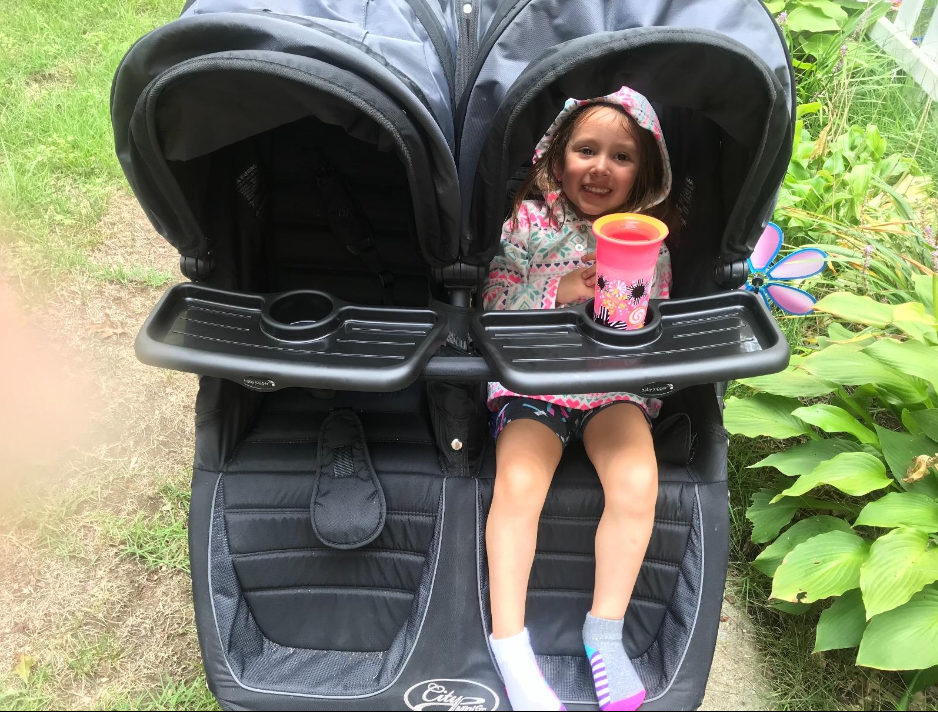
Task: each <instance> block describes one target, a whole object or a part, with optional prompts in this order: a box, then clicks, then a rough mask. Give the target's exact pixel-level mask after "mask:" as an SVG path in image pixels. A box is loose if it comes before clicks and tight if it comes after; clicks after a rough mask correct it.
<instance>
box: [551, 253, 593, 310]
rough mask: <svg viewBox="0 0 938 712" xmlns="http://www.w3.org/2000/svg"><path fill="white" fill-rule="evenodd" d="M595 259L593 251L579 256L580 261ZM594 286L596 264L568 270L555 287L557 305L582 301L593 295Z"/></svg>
mask: <svg viewBox="0 0 938 712" xmlns="http://www.w3.org/2000/svg"><path fill="white" fill-rule="evenodd" d="M595 259H596V253H595V252H589V253H587V254H585V255H583V257H582V258H581V260H580V261H581V262H592V261H593V260H595ZM595 286H596V265H593V266H591V267H580V268H579V269H575V270H573V271H572V272H568V273H567V274H565V275H564V276H563V277H561V279H560V286H559V287H558V288H557V305H558V306H559V305H563V304H572V303H576V302H583V301H586V300H587V299H590V298H591V297H592V296H593V292H594V288H595Z"/></svg>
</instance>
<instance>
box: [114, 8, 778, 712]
mask: <svg viewBox="0 0 938 712" xmlns="http://www.w3.org/2000/svg"><path fill="white" fill-rule="evenodd" d="M622 85H628V86H631V87H633V88H635V89H636V90H637V91H640V92H641V93H643V94H644V95H645V96H647V97H648V98H649V99H650V101H651V102H652V103H653V104H654V106H655V109H656V112H657V113H658V115H659V117H660V118H661V122H662V127H663V131H664V135H665V137H666V140H667V144H668V150H669V154H670V157H671V164H672V172H673V176H674V188H673V190H672V196H671V197H672V202H673V205H674V208H675V214H676V219H675V225H674V227H673V229H672V235H671V237H670V238H669V239H670V240H671V245H670V248H671V253H672V257H673V268H674V284H675V286H674V290H673V291H672V299H671V300H669V301H668V302H663V303H661V304H656V303H653V304H652V305H651V307H650V310H649V315H650V316H649V320H648V322H647V324H646V326H645V327H644V328H642V329H638V330H635V331H632V332H621V331H617V330H614V329H610V328H608V327H604V326H600V325H598V324H596V323H595V322H594V321H593V320H592V312H591V305H590V304H589V303H587V304H584V305H580V306H578V307H571V308H562V309H555V310H552V311H550V312H526V311H518V312H488V313H485V314H483V313H481V311H480V309H479V306H478V305H479V304H480V303H481V300H480V298H479V297H480V291H481V285H482V282H483V280H484V278H485V276H486V274H487V267H488V264H489V262H490V261H491V258H492V257H493V255H494V254H495V252H496V250H497V249H498V247H499V235H500V227H501V224H502V222H503V220H504V217H505V206H506V204H507V201H508V200H509V198H510V191H511V189H512V186H513V185H514V182H513V181H514V178H513V176H515V175H516V174H517V173H518V172H519V171H523V170H524V169H525V166H526V165H527V162H528V161H529V160H530V156H531V154H532V151H533V148H534V146H535V143H536V141H537V140H538V139H539V138H540V137H541V135H543V133H544V131H545V130H546V129H547V127H548V126H549V124H550V122H551V121H552V120H553V118H554V117H555V116H556V115H557V113H558V111H559V110H560V108H561V107H562V105H563V102H564V101H565V100H566V98H567V97H570V96H577V97H588V96H602V95H605V94H608V93H610V92H611V91H613V90H615V89H618V88H619V87H620V86H622ZM111 114H112V123H113V126H114V135H115V147H116V150H117V154H118V157H119V159H120V162H121V165H122V168H123V169H124V171H125V174H126V175H127V178H128V181H129V182H130V185H131V187H132V189H133V191H134V193H135V195H136V196H137V198H138V199H139V200H140V202H141V205H142V206H143V207H144V210H145V211H146V213H147V215H148V216H149V218H150V219H151V221H152V222H153V224H154V227H155V228H156V229H157V230H158V231H159V232H160V233H161V234H162V235H163V236H164V237H166V239H167V240H169V241H170V242H171V243H172V244H173V245H174V246H175V247H176V248H177V249H178V251H179V252H180V267H181V269H182V271H183V273H184V274H185V275H186V276H187V277H189V279H190V280H191V282H190V283H186V284H182V285H177V286H176V287H173V288H171V289H170V290H168V291H167V293H166V294H165V295H164V296H163V298H162V299H161V300H160V303H159V304H157V305H156V307H155V308H154V311H153V313H152V314H151V315H150V317H149V318H148V319H147V322H146V323H145V324H144V327H143V328H142V330H141V332H140V334H139V336H138V339H137V343H136V349H137V354H138V357H139V358H140V359H141V360H143V361H145V362H147V363H149V364H151V365H154V366H161V367H167V368H175V369H180V370H186V371H191V372H194V373H198V374H200V377H201V378H200V387H199V394H198V398H197V402H196V408H195V411H196V413H195V422H196V446H195V460H194V466H193V479H192V501H191V506H190V519H189V549H190V560H191V571H192V582H193V599H194V605H195V614H196V621H197V627H198V634H199V642H200V646H201V650H202V656H203V660H204V663H205V669H206V674H207V677H208V683H209V686H210V688H211V689H212V691H213V693H214V694H215V695H216V697H217V698H218V700H219V702H220V704H221V705H222V707H223V708H225V709H281V710H291V709H297V710H299V709H348V710H354V709H361V710H365V709H369V710H371V709H415V710H434V709H440V710H442V709H479V710H482V709H490V710H494V709H508V708H509V707H508V701H507V698H506V696H505V694H504V687H503V685H502V683H501V680H500V678H499V673H498V670H497V669H496V666H495V664H494V661H493V658H492V656H491V654H490V651H489V648H488V634H489V633H490V629H491V622H490V613H489V598H488V584H487V565H486V552H485V523H486V515H487V512H488V508H489V506H490V503H491V497H492V491H493V484H494V477H495V459H494V447H493V442H494V441H493V440H492V438H491V434H490V432H489V427H488V417H489V414H488V412H487V409H486V407H485V383H486V382H487V381H496V380H497V381H500V382H502V383H503V384H505V385H506V386H507V387H508V388H510V389H512V390H513V391H515V392H519V393H526V394H529V395H539V394H547V393H558V392H577V391H579V392H599V391H613V390H614V391H622V390H626V391H630V392H635V393H641V394H643V395H647V396H655V397H664V406H663V409H662V413H661V416H660V417H659V419H658V420H657V421H656V425H655V430H654V433H653V436H654V438H655V447H656V452H657V455H658V466H659V480H660V487H659V494H658V501H657V506H656V516H655V525H654V530H653V534H652V538H651V544H650V546H649V549H648V551H647V554H646V557H645V561H644V563H643V565H642V568H641V572H640V574H639V578H638V581H637V584H636V588H635V594H634V596H633V598H632V601H631V603H630V605H629V609H628V612H627V614H626V622H625V631H624V637H623V643H624V644H625V646H626V648H627V650H628V652H629V654H630V656H631V657H632V659H633V661H634V663H635V666H636V669H637V670H638V672H639V674H640V676H641V678H642V681H643V682H644V684H645V686H646V688H647V690H648V696H647V698H646V701H645V704H644V706H643V708H644V709H691V708H695V707H696V706H697V705H699V704H700V701H701V700H702V698H703V693H704V688H705V685H706V680H707V676H708V673H709V668H710V661H711V658H712V655H713V649H714V644H715V640H716V633H717V629H718V625H719V613H720V607H721V601H722V590H723V584H724V580H725V574H726V562H727V552H728V546H729V539H728V537H729V526H728V512H727V499H728V495H727V485H726V445H727V440H726V433H725V431H724V430H723V428H722V415H721V412H722V409H721V402H722V401H721V393H722V383H723V382H725V381H726V380H729V379H731V378H737V377H742V376H752V375H760V374H766V373H771V372H774V371H778V370H781V369H783V368H784V367H785V365H786V364H787V361H788V356H789V355H788V348H787V345H786V343H785V339H784V337H783V336H782V334H781V332H780V331H779V329H778V326H777V324H775V322H774V320H773V319H772V318H771V315H770V314H769V313H768V311H767V310H766V309H765V307H764V305H763V304H762V301H761V300H760V299H759V298H758V296H757V295H754V294H752V293H749V292H745V291H742V290H739V289H738V288H739V287H740V286H741V285H742V284H743V281H744V280H745V276H746V275H745V259H746V257H748V255H749V254H750V253H751V251H752V249H753V247H754V245H755V243H756V240H757V239H758V237H759V235H760V234H761V232H762V229H763V227H764V225H765V223H766V221H767V220H768V218H769V216H770V215H771V213H772V210H773V207H774V203H775V196H776V194H777V191H778V188H779V185H780V183H781V180H782V179H783V177H784V174H785V169H786V167H787V164H788V160H789V157H790V150H791V137H792V132H793V122H794V116H795V112H794V108H793V74H792V71H791V63H790V58H789V57H788V55H787V49H786V46H785V42H784V39H783V38H782V37H781V35H780V34H779V31H778V28H777V27H776V25H775V23H774V20H773V18H772V17H771V15H769V13H768V12H767V11H766V9H765V7H764V6H763V5H762V3H761V2H758V1H757V0H736V1H735V2H724V0H719V1H717V0H689V1H688V2H682V3H668V2H646V1H642V2H637V1H635V2H633V1H632V0H626V1H624V2H621V1H620V2H607V0H583V1H582V2H577V3H569V2H564V0H521V1H520V2H517V1H516V0H510V1H509V0H467V2H459V3H454V2H450V0H442V1H441V2H425V1H424V0H386V1H384V2H381V3H374V2H370V0H349V1H348V2H342V3H330V2H324V1H323V0H270V1H268V2H266V3H264V4H263V7H261V6H258V5H257V4H256V3H255V2H253V0H190V2H188V3H187V4H186V7H185V9H184V11H183V13H182V16H181V17H180V18H179V19H177V20H175V21H173V22H171V23H169V24H167V25H166V26H164V27H161V28H158V29H156V30H154V31H153V32H151V33H150V34H148V35H146V36H145V37H143V38H142V39H140V40H139V41H138V42H137V43H136V44H135V45H134V46H133V47H132V48H131V49H130V51H129V52H128V54H127V56H126V57H125V58H124V60H123V61H122V63H121V65H120V67H119V68H118V71H117V73H116V75H115V80H114V87H113V92H112V101H111ZM338 414H342V418H345V419H346V422H347V423H351V424H353V425H354V428H353V429H352V430H353V431H354V432H355V433H357V432H360V433H361V435H360V436H358V435H356V436H355V437H357V438H359V439H358V440H355V439H353V440H352V441H349V442H351V444H348V443H347V444H342V445H339V446H336V449H335V450H334V451H333V450H329V452H330V453H332V454H331V455H329V454H327V455H325V456H322V457H334V459H333V460H330V461H329V462H331V463H332V464H331V467H332V471H331V472H332V476H333V477H335V478H341V477H348V476H350V473H352V472H355V473H357V475H361V474H362V473H363V472H364V473H365V474H367V475H368V477H371V471H372V470H373V474H374V477H373V479H369V480H368V481H369V483H370V484H369V485H368V486H373V487H374V492H375V494H374V496H369V497H367V498H364V499H362V500H361V501H359V500H351V499H350V500H349V501H347V502H345V501H343V500H342V499H341V498H338V499H333V500H331V501H329V502H328V503H327V504H323V502H324V501H325V500H321V499H317V496H318V495H317V492H318V491H319V490H318V489H317V488H318V487H319V484H317V483H318V482H319V480H317V477H321V476H322V475H321V469H322V466H323V465H322V463H323V462H324V460H322V457H321V455H320V450H321V449H322V448H321V444H322V443H325V445H324V446H323V448H326V449H328V448H331V447H332V445H331V444H330V443H333V442H338V441H337V440H333V435H334V433H335V431H334V430H332V428H334V425H333V424H334V422H336V418H335V416H336V415H338ZM358 426H360V428H361V429H360V431H358V430H357V428H358ZM350 427H351V426H350ZM349 432H352V431H349ZM343 442H344V441H343ZM692 443H696V445H695V446H694V447H692ZM343 448H344V449H343ZM339 450H342V452H341V453H340V452H339ZM336 453H338V454H336ZM356 458H357V459H356ZM366 461H367V463H368V467H367V468H366V467H360V465H361V464H362V463H363V462H366ZM356 468H359V469H356ZM382 501H383V505H382V504H381V502H382ZM320 505H322V506H326V507H327V508H331V509H329V510H328V511H329V513H330V516H331V517H332V519H331V520H330V521H332V522H333V523H335V522H338V523H339V524H340V525H341V524H342V522H343V521H347V522H348V523H349V526H352V525H353V524H355V523H356V522H357V521H358V520H359V519H361V518H362V517H365V515H367V516H368V517H373V515H374V514H375V511H376V508H379V507H380V508H381V509H380V515H381V516H380V517H377V518H374V517H373V518H374V521H378V522H379V524H380V526H378V527H376V528H375V529H374V534H375V536H374V538H368V537H365V538H361V539H355V540H351V539H350V540H349V541H348V542H344V541H342V542H338V544H340V545H337V542H336V540H334V539H330V540H329V541H326V539H329V537H326V536H320V535H318V534H317V532H320V534H322V530H321V529H318V528H317V526H316V521H317V520H316V512H317V511H318V510H317V509H316V507H317V506H320ZM602 508H603V497H602V488H601V486H600V484H599V482H598V478H597V476H596V473H595V471H594V470H593V468H592V466H591V465H590V463H589V460H588V459H587V458H586V455H585V452H584V450H583V448H582V446H581V445H578V444H575V443H574V444H571V445H570V447H568V448H567V450H566V452H565V453H564V456H563V458H562V460H561V463H560V466H559V468H558V471H557V473H556V475H555V478H554V480H553V483H552V486H551V490H550V492H549V494H548V498H547V502H546V504H545V507H544V510H543V513H542V517H541V521H540V524H539V530H538V544H537V552H536V555H535V562H534V568H533V570H532V574H531V579H530V588H529V593H528V605H527V614H528V621H527V624H528V627H529V628H530V630H531V633H532V644H533V647H534V651H535V653H536V654H537V656H538V659H539V661H540V663H541V666H542V669H543V671H544V674H545V676H546V677H547V679H548V681H549V683H550V684H551V685H552V686H553V688H554V689H555V690H556V691H557V692H558V694H559V695H560V697H561V699H562V700H563V701H564V703H565V705H566V706H567V708H568V709H595V708H596V697H595V693H594V691H593V686H592V683H591V676H590V672H589V668H588V665H587V659H586V657H585V656H584V655H583V649H582V643H581V640H580V627H581V625H582V620H583V616H584V615H585V613H586V611H587V610H588V608H589V606H590V601H591V597H592V588H593V569H594V559H593V540H594V536H595V530H596V526H597V523H598V521H599V518H600V516H601V514H602ZM366 510H367V511H366ZM343 517H344V518H345V519H343ZM366 518H367V517H366ZM369 521H371V520H369ZM366 540H367V543H365V542H366ZM346 544H347V545H346Z"/></svg>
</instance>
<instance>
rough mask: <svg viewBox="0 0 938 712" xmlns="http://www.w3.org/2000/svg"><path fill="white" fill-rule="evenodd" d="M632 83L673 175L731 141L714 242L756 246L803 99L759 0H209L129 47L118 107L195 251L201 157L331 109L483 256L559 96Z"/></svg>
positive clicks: (423, 234) (461, 246) (153, 188)
mask: <svg viewBox="0 0 938 712" xmlns="http://www.w3.org/2000/svg"><path fill="white" fill-rule="evenodd" d="M623 84H626V85H629V86H631V87H633V88H635V89H636V90H638V91H640V92H641V93H643V94H645V95H646V96H648V97H649V99H650V100H651V101H652V102H653V104H654V105H655V107H656V110H657V111H658V112H659V115H660V116H661V117H662V122H663V124H664V132H665V137H666V139H667V141H668V143H669V146H674V147H676V148H678V149H679V150H674V149H672V151H671V153H672V157H673V158H674V159H675V162H676V163H677V166H676V178H680V177H681V176H682V166H683V168H684V169H686V168H687V166H688V165H689V164H691V163H693V161H694V157H693V156H692V155H691V154H692V153H693V151H694V145H693V144H694V143H695V142H696V141H698V140H699V138H700V135H701V131H704V132H706V135H707V137H708V138H709V139H710V140H711V141H712V142H713V143H714V144H715V145H716V147H717V148H716V149H715V150H713V151H709V152H707V154H706V155H707V160H708V161H710V162H711V163H715V164H717V165H716V169H717V170H716V172H714V173H712V174H711V178H712V179H716V180H718V181H719V183H720V185H719V186H718V188H719V189H718V190H714V187H713V186H711V187H710V189H709V190H706V191H704V192H703V193H702V194H701V195H700V196H699V199H704V198H706V199H708V200H712V201H715V202H716V203H718V206H717V207H716V208H715V210H716V213H717V215H716V217H715V219H714V220H713V222H712V224H711V225H708V229H712V230H713V231H715V232H717V233H718V234H717V235H711V236H710V238H711V242H712V243H713V244H712V248H713V249H712V250H708V251H710V252H715V253H717V254H719V255H720V256H721V257H723V259H724V260H730V259H740V258H744V257H746V256H748V254H749V252H750V251H751V249H752V247H753V245H754V243H755V240H756V239H757V238H758V235H759V233H760V231H761V228H762V227H763V225H764V223H765V221H766V220H767V219H768V216H770V214H771V212H772V209H773V207H774V201H775V196H776V193H777V189H778V185H779V183H780V182H781V179H782V177H783V176H784V172H785V169H786V166H787V164H788V160H789V156H790V146H791V135H792V124H793V117H794V111H793V76H792V73H791V67H790V62H789V59H788V56H787V49H786V46H785V43H784V41H783V39H782V37H781V35H780V33H779V31H778V28H777V27H776V26H775V23H774V20H773V19H772V17H771V16H770V15H769V13H768V12H767V10H766V9H765V7H764V6H763V5H762V3H761V2H759V0H740V1H738V2H732V3H731V2H725V1H724V0H693V1H692V0H686V1H684V2H679V3H675V2H661V1H658V2H648V1H647V0H642V1H633V0H624V1H620V2H607V1H606V0H583V1H581V2H575V3H574V2H568V1H566V0H522V1H521V2H505V1H501V2H499V1H498V0H481V2H480V0H474V2H465V3H461V2H459V3H451V2H440V3H437V2H432V1H430V0H390V1H388V2H380V3H373V2H366V1H362V2H350V1H345V2H341V3H331V2H325V1H324V0H276V1H273V2H265V3H263V4H258V3H256V2H252V1H251V0H195V1H194V2H191V3H190V4H189V5H187V7H186V9H185V11H184V13H183V15H182V17H180V18H179V19H178V20H176V21H174V22H172V23H170V24H168V25H166V26H164V27H162V28H160V29H157V30H155V31H154V32H152V33H150V34H149V35H147V36H145V37H144V38H142V39H141V40H140V41H139V42H138V43H137V44H136V45H135V46H134V47H133V48H132V49H131V51H130V52H129V53H128V55H127V57H126V58H125V59H124V61H123V62H122V64H121V66H120V67H119V69H118V72H117V75H116V77H115V82H114V89H113V93H112V115H113V123H114V127H115V141H116V148H117V153H118V156H119V158H120V161H121V164H122V166H123V168H124V170H125V172H126V173H127V176H128V179H129V181H130V184H131V186H132V188H133V190H134V192H135V193H136V194H137V196H138V197H139V199H140V202H141V203H142V204H143V206H144V209H145V210H146V212H147V214H148V215H149V217H150V218H151V220H152V221H153V223H154V225H155V226H156V227H157V229H158V230H159V231H160V232H161V234H163V235H164V236H165V237H166V238H167V239H168V240H169V241H170V242H171V243H172V244H173V245H174V246H176V247H177V249H178V250H179V251H180V252H181V253H182V254H183V255H192V256H196V255H200V254H205V253H206V252H207V251H209V250H210V249H211V246H212V243H213V241H214V238H213V235H212V234H211V233H212V227H211V226H210V224H209V222H210V221H209V219H208V217H207V216H208V215H209V214H211V209H210V207H209V206H210V204H211V203H212V201H214V200H216V199H217V196H216V195H212V194H211V191H208V192H206V191H205V190H204V189H202V188H201V187H202V184H203V183H204V182H205V181H206V180H208V178H207V171H209V169H207V168H206V166H205V162H204V161H197V160H194V159H197V158H200V157H204V156H207V155H210V154H212V153H213V152H214V151H216V150H218V149H219V148H222V147H224V146H227V145H230V144H233V143H236V142H238V141H240V140H242V139H245V138H247V137H250V136H258V135H262V134H264V132H266V131H269V130H271V129H274V128H276V127H278V126H282V125H285V124H287V123H290V122H293V121H296V120H298V119H301V118H304V117H315V119H317V120H318V123H317V124H316V125H317V126H320V127H321V133H322V140H323V141H325V142H327V143H329V144H330V146H332V147H333V148H336V147H337V146H336V142H337V141H341V140H345V138H344V137H348V138H349V139H357V140H359V141H364V142H366V143H368V144H370V145H372V146H374V147H376V148H377V150H378V151H379V152H393V154H395V155H396V156H397V158H398V159H399V160H400V162H401V163H402V165H403V166H404V169H405V172H406V178H407V183H408V188H409V194H410V199H411V201H412V204H413V223H414V225H413V228H414V231H415V232H416V237H417V240H418V241H419V245H420V249H421V252H422V255H423V257H424V258H425V260H426V261H427V262H428V263H429V264H430V265H431V266H440V265H444V264H448V263H452V262H453V261H455V260H456V259H457V258H460V256H461V257H462V258H463V259H464V260H466V261H469V262H476V263H479V264H481V263H483V262H486V261H487V260H488V259H490V257H491V256H492V254H493V253H494V250H495V249H496V248H497V244H498V236H499V226H500V223H501V221H502V220H503V219H504V215H505V193H506V186H508V185H509V181H510V179H511V177H512V174H513V173H515V171H517V170H519V169H523V168H524V167H525V166H526V165H527V164H528V162H529V160H530V155H531V152H532V149H533V147H534V145H535V143H536V141H537V139H538V138H539V137H540V136H541V135H542V134H543V132H544V130H545V129H546V128H547V126H548V125H549V123H550V121H551V120H552V119H553V117H554V116H556V114H557V112H558V111H559V109H560V107H561V106H562V104H563V101H564V100H565V99H566V98H567V97H570V96H576V97H580V98H587V97H592V96H600V95H603V94H607V93H609V92H610V91H613V90H615V89H617V88H618V87H619V86H621V85H623ZM329 127H338V128H339V129H340V131H338V132H336V131H334V130H330V128H329ZM310 139H311V140H313V141H315V140H316V137H315V136H311V137H310ZM680 149H684V151H683V153H682V150H680ZM698 160H699V159H698ZM457 164H458V180H457V168H456V166H457ZM691 173H692V171H691ZM691 173H688V172H687V170H684V171H683V177H684V181H685V186H687V185H689V186H691V188H693V187H694V176H693V175H691ZM212 177H213V180H216V179H217V176H216V175H215V174H214V173H212ZM698 187H699V186H698ZM681 189H682V186H681V185H680V184H676V186H675V194H676V195H675V197H676V198H679V197H680V195H679V192H680V190H681ZM255 197H256V196H255ZM261 197H262V196H261ZM714 256H715V255H714Z"/></svg>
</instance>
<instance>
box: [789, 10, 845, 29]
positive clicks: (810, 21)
mask: <svg viewBox="0 0 938 712" xmlns="http://www.w3.org/2000/svg"><path fill="white" fill-rule="evenodd" d="M786 24H787V25H788V29H789V30H790V31H791V32H837V30H839V29H840V24H839V23H838V22H837V20H835V19H833V18H831V17H828V16H827V15H826V14H824V12H823V11H821V10H819V9H818V8H816V7H812V6H810V5H803V6H800V7H796V8H795V9H794V10H792V11H791V12H790V13H789V14H788V22H787V23H786Z"/></svg>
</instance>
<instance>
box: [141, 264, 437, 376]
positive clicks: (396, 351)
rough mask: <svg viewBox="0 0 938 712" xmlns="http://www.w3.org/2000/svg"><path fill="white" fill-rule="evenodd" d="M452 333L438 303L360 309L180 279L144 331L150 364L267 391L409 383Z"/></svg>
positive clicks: (300, 294)
mask: <svg viewBox="0 0 938 712" xmlns="http://www.w3.org/2000/svg"><path fill="white" fill-rule="evenodd" d="M445 338H446V316H445V315H444V314H439V313H437V312H434V311H432V310H430V309H404V308H401V309H398V308H385V307H361V306H355V305H351V304H347V303H345V302H342V301H341V300H339V299H336V298H335V297H332V296H330V295H328V294H325V293H323V292H317V291H312V290H301V291H295V292H283V293H280V294H245V293H238V292H227V291H224V290H219V289H212V288H210V287H203V286H200V285H197V284H191V283H185V284H178V285H176V286H174V287H172V288H170V289H169V290H168V291H167V292H166V294H164V295H163V297H162V299H160V301H159V303H158V304H157V305H156V307H155V308H154V309H153V312H152V313H151V314H150V316H149V317H148V318H147V320H146V322H145V323H144V325H143V328H142V329H141V330H140V334H139V335H138V336H137V341H136V345H135V348H136V352H137V358H139V359H140V360H141V361H143V362H144V363H146V364H150V365H151V366H162V367H164V368H172V369H175V370H178V371H190V372H192V373H199V374H203V375H209V376H220V377H222V378H228V379H231V380H234V381H238V382H240V383H243V384H244V385H245V386H248V387H249V388H253V389H255V390H262V391H272V390H278V389H280V388H285V387H287V386H308V387H318V388H336V389H343V390H357V391H394V390H399V389H401V388H406V387H407V386H409V385H410V384H411V383H413V382H414V381H415V380H417V377H418V376H419V375H420V372H421V371H422V370H423V368H424V366H425V365H426V363H427V361H428V360H429V359H430V356H431V355H432V354H433V352H434V351H436V350H437V348H438V347H439V346H440V345H441V344H442V343H443V341H444V340H445Z"/></svg>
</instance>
